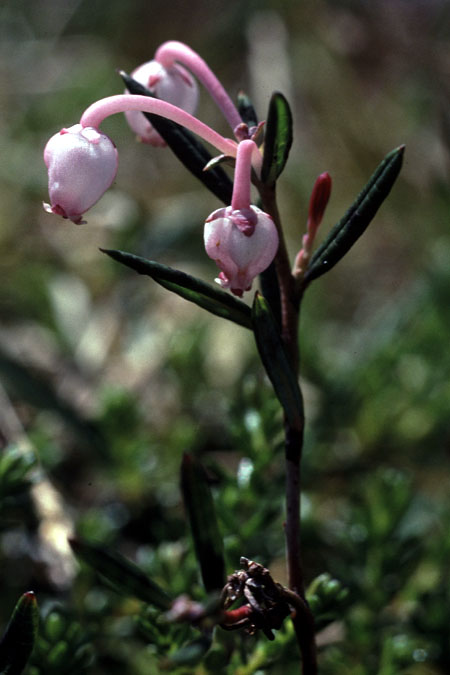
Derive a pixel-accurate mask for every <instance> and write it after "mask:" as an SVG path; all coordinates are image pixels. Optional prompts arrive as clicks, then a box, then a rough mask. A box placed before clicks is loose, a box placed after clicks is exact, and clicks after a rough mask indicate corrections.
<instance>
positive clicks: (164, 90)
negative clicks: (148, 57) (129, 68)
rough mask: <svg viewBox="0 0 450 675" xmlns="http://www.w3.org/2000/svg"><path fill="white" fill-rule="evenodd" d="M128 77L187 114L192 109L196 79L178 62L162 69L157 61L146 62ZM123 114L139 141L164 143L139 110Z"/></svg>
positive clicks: (160, 144) (196, 100)
mask: <svg viewBox="0 0 450 675" xmlns="http://www.w3.org/2000/svg"><path fill="white" fill-rule="evenodd" d="M131 76H132V77H133V78H134V79H135V80H136V81H137V82H139V83H140V84H142V85H144V87H147V89H149V90H150V91H151V92H152V94H154V95H155V96H156V97H157V98H160V99H161V100H163V101H167V103H172V105H176V106H177V107H178V108H182V109H183V110H185V111H186V112H188V113H189V114H191V115H192V114H193V113H194V112H195V110H196V108H197V102H198V86H197V82H196V81H195V80H194V78H193V77H192V75H191V74H190V73H189V71H187V70H186V69H185V68H183V66H180V65H179V64H178V63H175V64H174V65H173V66H171V67H170V68H165V67H164V66H162V65H161V64H160V63H159V62H158V61H155V60H153V61H148V62H147V63H144V64H143V65H142V66H139V67H138V68H136V70H134V71H133V72H132V73H131ZM125 117H126V119H127V122H128V124H129V125H130V127H131V129H132V130H133V131H134V132H135V133H136V134H137V135H138V137H139V139H140V140H141V141H143V142H144V143H149V144H150V145H154V146H163V145H165V142H164V141H163V139H162V138H161V136H160V135H159V134H158V132H157V131H155V129H154V128H153V126H152V125H151V124H150V122H149V121H148V119H147V118H146V117H145V115H144V114H143V113H141V112H139V111H137V110H130V111H127V112H126V113H125Z"/></svg>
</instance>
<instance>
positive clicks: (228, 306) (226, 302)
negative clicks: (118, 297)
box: [100, 249, 252, 328]
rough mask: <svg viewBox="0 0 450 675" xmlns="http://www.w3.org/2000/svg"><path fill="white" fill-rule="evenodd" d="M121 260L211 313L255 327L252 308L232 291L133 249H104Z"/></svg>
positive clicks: (112, 256)
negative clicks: (223, 289)
mask: <svg viewBox="0 0 450 675" xmlns="http://www.w3.org/2000/svg"><path fill="white" fill-rule="evenodd" d="M100 250H101V251H103V253H106V254H107V255H109V256H110V258H113V260H117V261H118V262H120V263H122V264H123V265H126V266H127V267H130V268H131V269H133V270H135V272H138V274H145V275H147V276H149V277H151V278H152V279H153V280H154V281H156V282H157V283H158V284H160V285H161V286H164V288H167V289H168V290H169V291H172V292H173V293H176V294H177V295H180V296H181V297H182V298H185V300H189V301H190V302H193V303H195V304H196V305H199V307H203V309H206V310H208V312H211V314H215V315H216V316H220V317H222V318H224V319H228V320H229V321H233V322H234V323H237V324H239V325H240V326H244V328H251V327H252V323H251V312H250V308H249V307H248V306H247V305H246V304H245V303H244V302H241V300H238V299H237V298H234V297H233V296H232V295H230V294H229V293H226V292H225V291H222V290H220V288H214V287H213V286H211V285H210V284H206V283H205V282H204V281H201V280H200V279H196V278H195V277H191V276H190V275H189V274H185V273H184V272H180V271H179V270H174V269H172V268H171V267H167V266H166V265H161V264H160V263H157V262H154V261H153V260H147V259H146V258H140V257H139V256H136V255H133V254H132V253H125V252H124V251H111V250H106V249H100Z"/></svg>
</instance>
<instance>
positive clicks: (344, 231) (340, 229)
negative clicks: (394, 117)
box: [305, 146, 405, 283]
mask: <svg viewBox="0 0 450 675" xmlns="http://www.w3.org/2000/svg"><path fill="white" fill-rule="evenodd" d="M404 149H405V146H400V147H399V148H396V149H395V150H392V152H390V153H389V154H388V155H386V157H385V158H384V159H383V161H382V162H381V164H380V165H379V166H378V168H377V169H376V171H375V173H374V174H373V175H372V176H371V178H370V180H369V182H368V183H367V185H366V186H365V187H364V189H363V190H362V191H361V192H360V194H359V195H358V197H357V199H356V201H355V202H354V203H353V204H352V206H351V207H350V208H349V209H348V211H347V213H346V214H345V215H344V217H343V218H342V219H341V220H340V221H339V222H338V223H337V224H336V225H335V226H334V227H333V228H332V229H331V231H330V233H329V235H328V237H327V238H326V240H325V241H324V242H323V244H322V245H321V246H320V247H319V248H318V249H317V251H316V252H315V253H314V255H313V257H312V259H311V263H310V265H309V268H308V270H307V272H306V274H305V283H309V282H310V281H312V280H313V279H317V277H320V276H321V275H322V274H324V273H325V272H328V270H330V269H331V268H332V267H334V265H336V263H337V262H339V260H340V259H341V258H342V257H343V256H344V255H345V254H346V253H347V251H349V250H350V248H351V247H352V246H353V244H354V243H355V242H356V241H357V240H358V239H359V237H360V236H361V235H362V233H363V232H364V230H365V229H366V228H367V226H368V225H369V223H370V222H371V220H372V219H373V217H374V216H375V214H376V212H377V211H378V209H379V208H380V206H381V204H382V203H383V202H384V200H385V199H386V197H387V196H388V194H389V192H390V191H391V188H392V186H393V185H394V183H395V181H396V179H397V176H398V174H399V172H400V169H401V167H402V162H403V153H404Z"/></svg>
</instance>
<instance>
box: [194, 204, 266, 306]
mask: <svg viewBox="0 0 450 675" xmlns="http://www.w3.org/2000/svg"><path fill="white" fill-rule="evenodd" d="M204 241H205V249H206V253H207V254H208V255H209V257H210V258H212V259H213V260H214V261H215V262H216V264H217V266H218V267H219V268H220V269H221V273H220V274H219V277H218V278H217V279H216V281H217V283H219V284H220V285H221V286H222V287H223V288H229V289H230V290H231V291H232V293H234V294H235V295H238V296H242V294H243V292H244V291H249V290H250V289H251V286H252V282H253V279H254V278H255V277H256V276H257V275H258V274H260V273H261V272H263V271H264V270H265V269H266V268H267V267H268V266H269V265H270V263H271V262H272V260H273V259H274V257H275V254H276V252H277V249H278V232H277V229H276V226H275V223H274V222H273V220H272V218H271V217H270V216H269V215H268V214H267V213H264V211H261V209H259V208H258V207H257V206H249V207H248V208H241V209H235V210H233V208H232V207H231V206H227V207H226V208H221V209H218V210H217V211H214V212H213V213H212V214H211V215H210V216H209V218H207V220H206V222H205V231H204Z"/></svg>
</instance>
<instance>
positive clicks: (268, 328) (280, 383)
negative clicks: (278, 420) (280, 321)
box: [252, 293, 303, 427]
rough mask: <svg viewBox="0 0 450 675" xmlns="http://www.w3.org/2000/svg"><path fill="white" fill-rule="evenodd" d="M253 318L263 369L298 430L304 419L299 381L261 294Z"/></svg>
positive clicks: (258, 296)
mask: <svg viewBox="0 0 450 675" xmlns="http://www.w3.org/2000/svg"><path fill="white" fill-rule="evenodd" d="M252 319H253V328H254V332H255V339H256V344H257V346H258V351H259V354H260V356H261V360H262V362H263V364H264V368H265V369H266V372H267V375H268V376H269V379H270V381H271V382H272V385H273V388H274V390H275V394H276V395H277V398H278V400H279V401H280V403H281V405H282V407H283V410H284V412H285V414H286V417H287V419H288V420H289V423H290V424H291V426H292V427H296V426H298V424H299V422H300V420H301V418H302V416H303V399H302V394H301V391H300V387H299V384H298V379H297V376H296V374H295V372H294V370H293V368H292V365H291V363H290V360H289V357H288V355H287V353H286V350H285V348H284V345H283V342H282V339H281V335H280V329H279V327H278V325H277V323H276V320H275V318H274V316H273V314H272V311H271V309H270V307H269V304H268V303H267V301H266V300H265V298H264V297H263V296H262V295H260V294H259V293H256V294H255V300H254V303H253V309H252Z"/></svg>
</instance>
